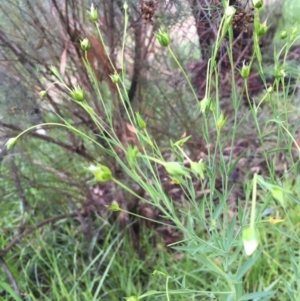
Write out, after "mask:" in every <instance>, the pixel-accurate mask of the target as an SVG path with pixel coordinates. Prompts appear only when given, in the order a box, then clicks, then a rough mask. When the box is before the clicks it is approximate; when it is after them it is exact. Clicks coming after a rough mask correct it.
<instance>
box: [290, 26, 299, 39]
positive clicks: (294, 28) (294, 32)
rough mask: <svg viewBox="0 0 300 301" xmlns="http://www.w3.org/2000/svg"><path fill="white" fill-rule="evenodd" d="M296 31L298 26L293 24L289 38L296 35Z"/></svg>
mask: <svg viewBox="0 0 300 301" xmlns="http://www.w3.org/2000/svg"><path fill="white" fill-rule="evenodd" d="M297 32H298V27H297V26H293V28H292V34H291V40H293V39H294V38H295V37H296V35H297Z"/></svg>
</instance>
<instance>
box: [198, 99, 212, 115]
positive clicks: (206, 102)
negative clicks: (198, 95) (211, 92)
mask: <svg viewBox="0 0 300 301" xmlns="http://www.w3.org/2000/svg"><path fill="white" fill-rule="evenodd" d="M199 106H200V111H201V112H202V113H203V114H204V113H206V112H207V109H210V99H209V98H208V97H204V98H203V99H202V100H201V101H200V104H199Z"/></svg>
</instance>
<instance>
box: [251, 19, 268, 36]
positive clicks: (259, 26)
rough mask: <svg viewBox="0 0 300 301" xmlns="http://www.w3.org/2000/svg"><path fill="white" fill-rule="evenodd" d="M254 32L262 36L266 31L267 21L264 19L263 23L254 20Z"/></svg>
mask: <svg viewBox="0 0 300 301" xmlns="http://www.w3.org/2000/svg"><path fill="white" fill-rule="evenodd" d="M254 27H255V33H256V34H257V35H258V36H259V37H261V36H263V35H264V34H265V33H266V32H267V31H268V27H267V21H265V22H264V23H260V22H259V21H257V22H255V25H254Z"/></svg>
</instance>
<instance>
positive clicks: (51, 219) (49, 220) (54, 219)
mask: <svg viewBox="0 0 300 301" xmlns="http://www.w3.org/2000/svg"><path fill="white" fill-rule="evenodd" d="M76 216H78V213H70V214H60V215H57V216H54V217H49V218H47V219H45V220H43V221H42V222H40V223H39V224H37V225H36V226H34V227H30V228H28V229H26V230H24V231H23V232H22V233H20V234H18V235H16V236H15V237H14V238H13V239H12V241H11V242H10V243H9V244H8V245H7V246H6V247H5V248H4V249H2V250H0V259H1V258H3V257H4V256H5V255H6V254H7V253H8V252H9V251H10V250H11V249H12V248H13V247H14V246H15V245H16V244H17V243H18V242H19V241H20V240H21V239H22V238H23V237H25V236H27V235H29V234H31V233H32V232H34V231H35V230H37V229H39V228H42V227H43V226H45V225H48V224H51V223H55V222H57V221H59V220H61V219H64V218H68V217H76Z"/></svg>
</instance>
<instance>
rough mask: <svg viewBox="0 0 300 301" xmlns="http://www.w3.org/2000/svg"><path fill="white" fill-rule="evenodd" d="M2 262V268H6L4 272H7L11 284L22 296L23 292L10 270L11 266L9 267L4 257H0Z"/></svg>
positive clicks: (0, 262)
mask: <svg viewBox="0 0 300 301" xmlns="http://www.w3.org/2000/svg"><path fill="white" fill-rule="evenodd" d="M0 264H1V266H2V268H3V270H4V272H5V274H6V276H7V278H8V280H9V281H10V284H11V286H12V288H13V290H14V291H15V293H16V294H17V295H18V296H19V297H20V296H21V293H20V290H19V288H18V285H17V282H16V280H15V278H14V276H13V275H12V273H11V272H10V270H9V268H8V266H7V264H6V262H5V261H4V259H3V258H0Z"/></svg>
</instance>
